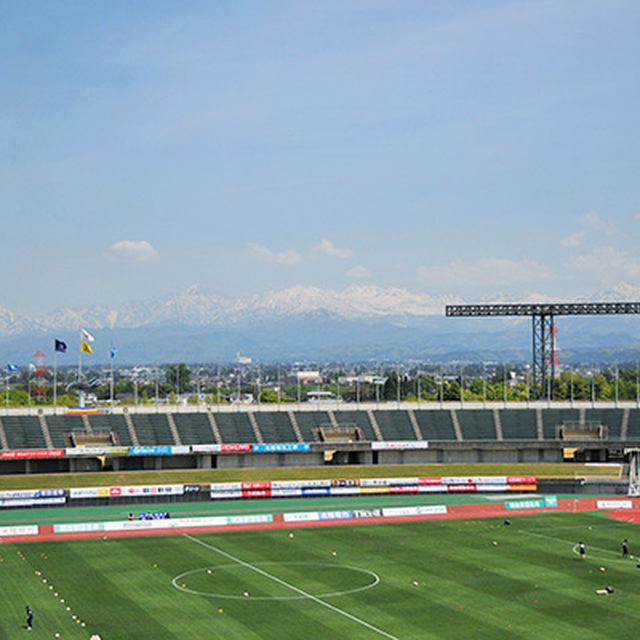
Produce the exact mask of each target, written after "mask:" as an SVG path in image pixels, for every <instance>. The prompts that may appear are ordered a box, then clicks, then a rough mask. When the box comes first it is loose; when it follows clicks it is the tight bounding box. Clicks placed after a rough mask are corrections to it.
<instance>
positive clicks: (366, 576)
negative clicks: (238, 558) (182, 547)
mask: <svg viewBox="0 0 640 640" xmlns="http://www.w3.org/2000/svg"><path fill="white" fill-rule="evenodd" d="M268 567H292V568H295V567H301V568H303V569H304V570H305V571H307V570H308V571H314V570H315V571H316V572H317V571H319V570H320V569H322V570H330V571H331V572H335V571H336V570H337V571H338V572H343V573H345V574H347V575H348V574H349V573H351V574H356V578H355V579H354V578H353V577H352V578H351V580H352V581H355V580H358V581H364V580H366V582H363V584H358V585H357V586H354V587H347V588H345V589H340V590H335V591H330V592H326V593H313V592H312V591H311V590H309V589H303V588H300V587H299V586H298V585H296V584H290V583H289V582H288V581H286V580H283V579H282V578H281V577H280V576H276V575H270V573H269V572H268V571H267V569H268ZM242 570H244V571H251V572H252V573H258V574H260V575H261V576H262V577H264V578H267V579H268V580H271V581H273V582H275V583H277V584H278V585H280V586H281V587H285V588H286V589H288V590H292V591H294V594H292V595H250V594H249V593H248V592H247V591H243V592H242V593H240V592H237V593H221V592H214V591H205V590H204V589H203V588H202V587H200V585H199V584H198V585H194V587H196V588H194V587H192V586H188V585H187V584H186V583H187V582H188V581H189V578H191V582H196V583H201V582H203V581H204V580H208V579H213V580H215V579H216V577H217V576H218V574H219V573H220V572H221V571H224V572H225V573H226V574H227V576H226V577H227V578H229V576H231V578H232V579H235V581H236V583H238V584H240V582H238V578H237V577H234V576H233V574H234V573H237V572H239V571H242ZM358 574H359V575H358ZM379 582H380V576H378V574H377V573H374V572H373V571H370V570H369V569H362V568H361V567H352V566H350V565H345V564H335V565H334V564H330V565H327V564H325V563H321V562H256V563H253V564H251V565H243V564H238V563H233V564H224V565H216V566H212V567H200V568H198V569H191V570H189V571H185V572H184V573H181V574H179V575H177V576H176V577H175V578H173V580H172V584H173V586H174V587H175V588H176V589H178V590H180V591H183V592H185V593H190V594H193V595H198V596H204V597H206V598H220V599H224V600H242V599H245V598H250V599H251V600H304V599H307V598H309V597H313V598H331V597H337V596H346V595H349V594H352V593H359V592H360V591H367V590H368V589H372V588H373V587H375V586H376V585H377V584H378V583H379Z"/></svg>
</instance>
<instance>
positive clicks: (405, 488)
mask: <svg viewBox="0 0 640 640" xmlns="http://www.w3.org/2000/svg"><path fill="white" fill-rule="evenodd" d="M418 489H419V487H418V485H417V484H414V485H410V484H405V485H402V486H399V487H389V493H418Z"/></svg>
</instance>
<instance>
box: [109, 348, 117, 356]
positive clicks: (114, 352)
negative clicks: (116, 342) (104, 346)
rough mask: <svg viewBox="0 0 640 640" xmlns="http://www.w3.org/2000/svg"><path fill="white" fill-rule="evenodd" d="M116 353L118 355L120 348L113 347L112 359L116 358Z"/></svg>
mask: <svg viewBox="0 0 640 640" xmlns="http://www.w3.org/2000/svg"><path fill="white" fill-rule="evenodd" d="M116 353H118V347H111V358H115V357H116Z"/></svg>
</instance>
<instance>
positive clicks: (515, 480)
mask: <svg viewBox="0 0 640 640" xmlns="http://www.w3.org/2000/svg"><path fill="white" fill-rule="evenodd" d="M537 482H538V478H537V477H536V476H508V477H507V484H536V483H537Z"/></svg>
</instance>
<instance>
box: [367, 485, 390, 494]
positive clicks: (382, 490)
mask: <svg viewBox="0 0 640 640" xmlns="http://www.w3.org/2000/svg"><path fill="white" fill-rule="evenodd" d="M389 489H390V487H389V486H388V485H387V486H385V487H360V493H361V494H362V495H365V494H374V493H389Z"/></svg>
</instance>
